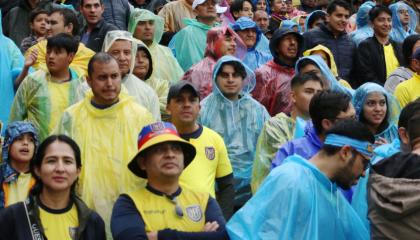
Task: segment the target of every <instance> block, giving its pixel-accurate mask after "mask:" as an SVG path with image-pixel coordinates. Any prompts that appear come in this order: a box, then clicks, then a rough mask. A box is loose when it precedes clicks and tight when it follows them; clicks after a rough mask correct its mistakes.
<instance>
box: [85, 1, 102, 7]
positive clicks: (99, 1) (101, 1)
mask: <svg viewBox="0 0 420 240" xmlns="http://www.w3.org/2000/svg"><path fill="white" fill-rule="evenodd" d="M84 3H85V1H84V0H80V7H83V4H84ZM99 3H100V4H101V5H102V4H104V0H99Z"/></svg>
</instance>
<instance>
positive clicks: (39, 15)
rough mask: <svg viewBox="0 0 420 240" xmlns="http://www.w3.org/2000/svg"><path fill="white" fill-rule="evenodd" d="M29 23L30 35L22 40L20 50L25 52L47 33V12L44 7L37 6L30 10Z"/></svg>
mask: <svg viewBox="0 0 420 240" xmlns="http://www.w3.org/2000/svg"><path fill="white" fill-rule="evenodd" d="M29 20H30V22H29V25H30V27H31V35H30V36H29V37H26V38H24V39H23V40H22V43H21V44H20V50H21V51H22V53H25V52H26V50H28V49H29V48H30V47H32V46H33V45H35V44H37V43H38V42H39V41H41V40H43V39H45V38H46V37H47V35H48V29H49V24H50V23H49V20H48V12H47V10H45V9H41V8H37V9H34V10H33V11H32V12H31V15H30V17H29Z"/></svg>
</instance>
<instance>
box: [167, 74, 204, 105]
mask: <svg viewBox="0 0 420 240" xmlns="http://www.w3.org/2000/svg"><path fill="white" fill-rule="evenodd" d="M187 88H188V89H190V91H191V92H192V93H193V94H194V95H195V96H197V97H198V98H200V94H199V93H198V90H197V89H196V88H195V86H194V85H193V84H192V83H190V82H187V81H183V80H181V81H179V82H177V83H176V84H174V85H172V86H171V88H169V93H168V99H167V103H169V102H170V101H171V99H172V98H174V97H178V96H179V94H181V91H182V90H184V89H187Z"/></svg>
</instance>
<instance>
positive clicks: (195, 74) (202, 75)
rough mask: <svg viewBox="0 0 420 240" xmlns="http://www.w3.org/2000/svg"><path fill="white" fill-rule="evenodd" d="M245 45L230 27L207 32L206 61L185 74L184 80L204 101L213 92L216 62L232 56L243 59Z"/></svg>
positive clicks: (202, 61)
mask: <svg viewBox="0 0 420 240" xmlns="http://www.w3.org/2000/svg"><path fill="white" fill-rule="evenodd" d="M245 51H246V50H245V45H244V43H243V42H242V41H241V39H240V37H239V36H238V35H237V34H236V33H235V32H234V31H233V30H232V29H230V28H228V27H215V28H212V29H210V30H209V31H208V32H207V46H206V51H205V54H204V59H203V60H201V61H200V62H198V63H197V64H195V65H194V66H192V67H191V68H190V69H189V70H188V71H187V72H185V74H184V76H183V77H182V80H185V81H188V82H190V83H192V84H193V85H194V86H195V87H196V88H197V90H198V91H199V93H200V99H204V98H205V97H207V95H209V94H210V93H211V92H212V74H213V68H214V65H215V64H216V61H217V60H218V59H219V58H221V57H223V56H225V55H232V56H237V57H238V58H242V57H243V55H244V54H245Z"/></svg>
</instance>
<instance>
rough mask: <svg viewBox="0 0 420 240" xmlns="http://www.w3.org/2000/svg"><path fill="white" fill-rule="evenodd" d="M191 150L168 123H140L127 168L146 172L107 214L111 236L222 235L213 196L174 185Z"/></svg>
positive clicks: (173, 239) (122, 238)
mask: <svg viewBox="0 0 420 240" xmlns="http://www.w3.org/2000/svg"><path fill="white" fill-rule="evenodd" d="M195 156H196V149H195V147H194V146H193V145H191V144H190V143H188V142H187V141H185V140H183V139H182V138H181V137H179V135H178V132H177V131H176V128H175V126H174V125H172V124H171V123H166V122H156V123H153V124H151V125H148V126H146V127H144V128H143V130H142V131H141V132H140V134H139V137H138V153H137V155H136V156H134V158H133V159H132V160H131V162H130V163H129V164H128V168H129V169H130V170H131V172H133V173H134V174H135V175H137V176H138V177H140V178H147V186H146V187H143V188H140V189H139V190H136V191H133V192H128V193H127V194H123V195H120V197H119V198H118V200H117V202H116V203H115V205H114V209H113V211H112V218H111V230H112V236H113V238H114V239H116V240H125V239H126V240H131V239H149V240H150V239H171V240H177V239H183V240H188V239H227V235H226V231H225V227H224V225H225V220H224V218H223V215H222V212H221V209H220V207H219V205H218V204H217V202H216V200H215V199H214V198H212V197H211V196H210V194H209V193H204V192H199V191H194V190H190V189H188V188H186V187H180V185H179V176H180V175H181V173H182V170H183V169H184V167H187V166H188V165H189V164H190V163H191V162H192V161H193V159H194V158H195Z"/></svg>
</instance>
